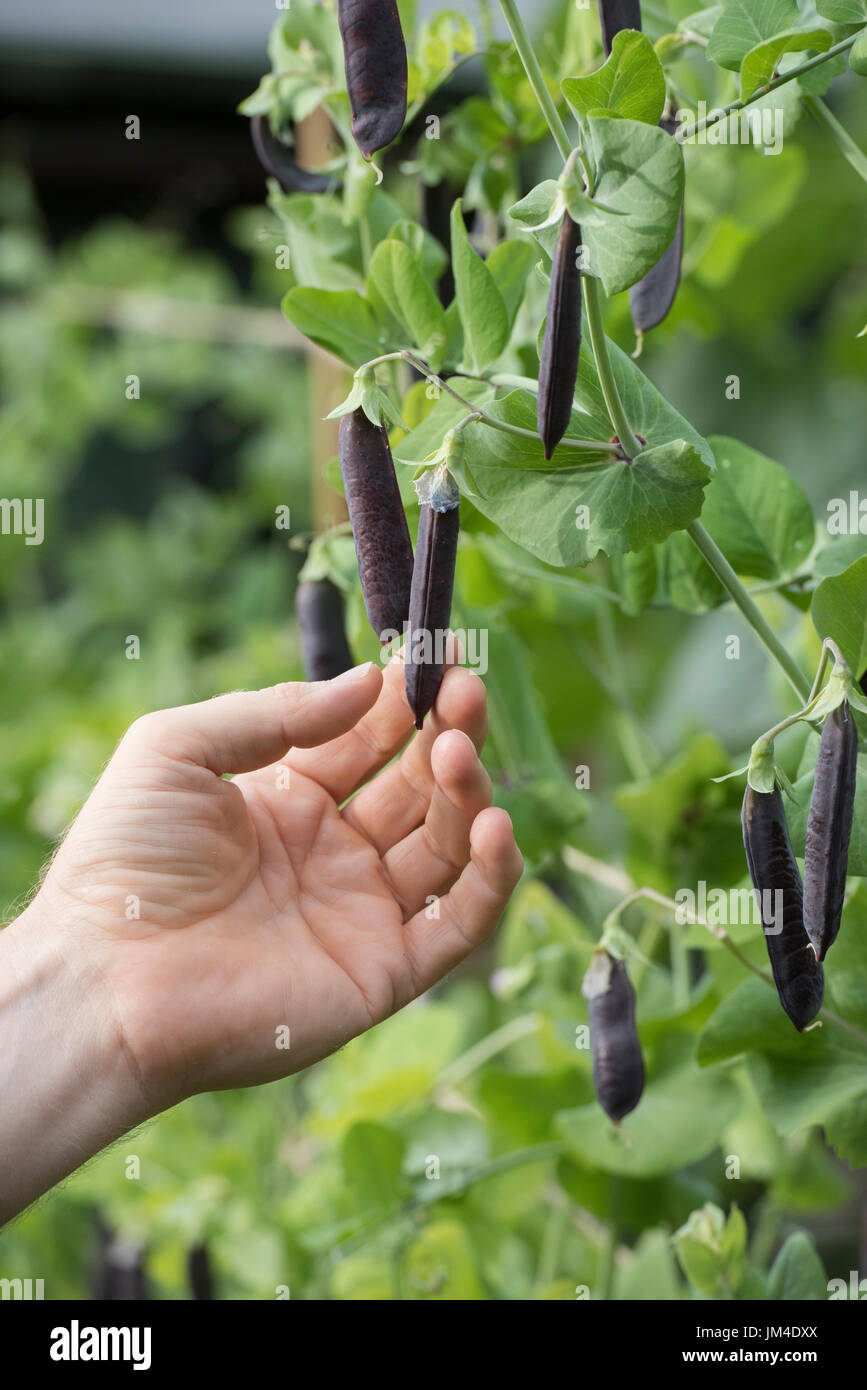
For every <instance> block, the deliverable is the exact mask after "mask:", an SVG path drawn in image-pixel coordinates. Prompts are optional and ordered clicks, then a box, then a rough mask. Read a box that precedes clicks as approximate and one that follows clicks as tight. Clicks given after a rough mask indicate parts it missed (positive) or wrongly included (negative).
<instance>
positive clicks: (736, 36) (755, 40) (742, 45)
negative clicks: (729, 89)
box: [707, 0, 798, 72]
mask: <svg viewBox="0 0 867 1390" xmlns="http://www.w3.org/2000/svg"><path fill="white" fill-rule="evenodd" d="M797 23H798V5H797V0H733V3H732V4H731V5H728V6H726V8H725V9H724V10H723V12H722V14H721V15H720V17H719V19H718V20H717V22H716V24H715V25H714V28H713V33H712V34H711V36H710V41H709V43H708V46H707V56H708V58H709V59H710V61H711V62H712V63H719V65H720V67H721V68H729V69H731V71H732V72H737V71H738V69H739V68H740V66H741V63H742V62H743V60H744V58H745V57H746V56H747V54H748V53H749V52H750V50H751V49H753V48H756V47H758V45H759V44H762V43H764V42H765V40H766V39H772V38H774V37H775V35H777V34H783V33H785V32H786V31H787V30H789V29H793V28H794V27H795V26H796V24H797Z"/></svg>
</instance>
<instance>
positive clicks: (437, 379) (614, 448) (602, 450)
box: [355, 348, 622, 458]
mask: <svg viewBox="0 0 867 1390" xmlns="http://www.w3.org/2000/svg"><path fill="white" fill-rule="evenodd" d="M398 361H399V362H410V363H411V364H412V366H413V367H415V369H416V371H418V372H421V373H422V375H423V376H425V377H427V379H428V381H432V382H433V383H434V384H435V385H436V386H437V387H438V389H439V390H440V391H445V393H446V395H448V396H451V397H452V398H453V399H454V400H456V401H459V402H460V404H461V405H464V406H466V408H467V410H468V412H469V414H468V415H467V418H466V419H464V420H461V421H460V425H459V428H460V429H464V428H465V427H466V426H467V425H468V424H470V423H471V421H472V420H478V421H479V422H480V424H483V425H488V426H489V428H490V429H492V430H499V431H500V432H501V433H502V434H514V435H517V436H518V438H519V439H531V440H532V441H533V443H534V444H538V442H539V434H538V432H537V431H536V430H525V429H523V428H522V426H521V425H510V424H509V423H508V421H506V420H497V419H495V417H494V416H493V415H489V414H488V413H487V411H486V410H482V408H481V406H478V405H475V404H474V403H473V402H472V401H469V400H467V398H466V396H462V395H461V393H460V391H456V390H455V388H454V387H453V386H450V385H449V383H448V382H447V381H446V380H445V379H444V378H443V377H441V376H437V374H436V372H432V371H431V369H430V367H429V366H428V364H427V363H426V362H425V361H424V360H423V359H422V358H421V357H417V356H416V354H415V353H414V352H410V351H409V349H408V348H402V349H401V350H400V351H399V352H385V353H383V354H382V356H381V357H372V358H371V359H370V361H369V362H364V363H363V364H362V366H360V367H359V368H358V371H357V372H356V373H355V375H356V376H357V375H358V372H363V371H366V370H367V369H368V368H370V367H379V366H382V365H383V364H385V363H387V362H398ZM475 379H476V380H478V381H485V380H487V378H486V377H477V378H475ZM491 384H492V385H496V383H495V382H492V383H491ZM557 447H558V448H561V449H575V450H576V451H577V452H578V453H582V454H613V455H614V457H615V458H617V457H621V456H622V450H621V448H620V446H619V444H613V443H612V442H611V441H610V440H607V439H576V438H574V436H568V437H564V438H563V439H561V440H560V443H559V444H558V446H557Z"/></svg>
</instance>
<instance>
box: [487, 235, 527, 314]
mask: <svg viewBox="0 0 867 1390" xmlns="http://www.w3.org/2000/svg"><path fill="white" fill-rule="evenodd" d="M535 259H536V255H535V252H534V250H533V247H532V245H531V243H530V242H529V241H501V242H499V243H498V244H497V245H496V246H495V247H494V249H493V251H492V252H491V254H490V256H489V257H488V259H487V267H488V270H489V271H490V272H491V274H492V276H493V277H494V280H495V282H496V285H497V289H498V290H499V291H500V294H501V295H502V296H503V303H504V304H505V306H506V316H507V319H508V324H509V332H510V333H511V331H512V328H513V327H514V323H515V319H516V317H517V314H518V310H519V309H520V307H521V301H522V300H523V298H524V294H525V292H526V289H527V281H528V280H529V278H530V275H531V273H532V269H533V262H534V260H535Z"/></svg>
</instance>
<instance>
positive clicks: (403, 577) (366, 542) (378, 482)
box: [338, 406, 413, 641]
mask: <svg viewBox="0 0 867 1390" xmlns="http://www.w3.org/2000/svg"><path fill="white" fill-rule="evenodd" d="M338 448H339V453H340V471H341V474H342V476H343V486H344V490H345V492H346V505H347V507H348V509H349V520H350V523H351V525H352V534H353V536H354V537H355V551H356V554H357V556H358V573H359V575H360V577H361V588H362V592H363V593H364V606H365V608H366V610H367V616H368V618H369V619H370V625H371V627H372V628H373V630H374V632H375V633H376V635H377V637H379V638H380V640H386V641H387V640H389V639H390V637H391V636H393V635H394V634H400V633H402V632H403V627H404V624H405V622H406V621H407V619H408V617H409V602H410V600H409V596H410V589H411V588H412V583H413V559H412V541H411V540H410V535H409V527H408V525H407V522H406V513H405V512H404V510H403V503H402V501H401V499H400V488H399V487H398V485H397V477H396V475H395V471H394V460H393V459H392V456H391V446H390V445H389V442H388V434H387V433H386V430H385V428H384V427H383V426H382V425H374V424H373V423H372V422H371V421H370V420H369V419H368V417H367V415H366V414H365V413H364V411H363V410H362V408H361V407H360V406H359V407H358V408H357V409H356V410H354V411H353V412H352V414H351V415H344V417H343V419H342V420H341V421H340V433H339V436H338ZM386 634H387V635H386Z"/></svg>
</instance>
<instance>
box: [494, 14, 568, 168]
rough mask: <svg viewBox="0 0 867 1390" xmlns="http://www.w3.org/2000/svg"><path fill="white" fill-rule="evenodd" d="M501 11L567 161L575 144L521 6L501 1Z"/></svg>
mask: <svg viewBox="0 0 867 1390" xmlns="http://www.w3.org/2000/svg"><path fill="white" fill-rule="evenodd" d="M500 8H501V9H502V11H503V14H504V15H505V17H506V23H507V24H508V26H509V30H510V32H511V35H512V39H513V40H514V44H515V47H516V49H517V50H518V57H519V58H520V59H521V62H522V63H523V64H524V71H525V72H526V74H527V77H528V78H529V81H530V86H531V87H532V88H533V91H534V93H535V96H536V100H537V101H538V103H539V105H540V107H541V108H542V115H543V116H544V117H545V120H546V121H547V122H548V129H549V130H550V132H551V134H552V135H553V137H554V140H555V142H556V144H557V148H558V150H559V151H560V153H561V155H562V156H563V158H564V160H566V159H568V158H569V156H570V154H571V153H572V141H571V140H570V139H569V136H568V133H567V131H566V127H565V126H564V124H563V122H562V121H561V119H560V113H559V111H558V110H557V107H556V105H555V103H554V98H553V97H552V96H551V93H550V92H549V90H548V84H547V82H546V81H545V75H544V73H543V72H542V67H541V64H540V63H539V59H538V58H537V57H536V50H535V48H534V47H533V45H532V43H531V42H530V36H529V34H528V33H527V30H526V29H525V27H524V21H523V20H522V18H521V16H520V14H519V12H518V6H517V5H516V4H515V0H500Z"/></svg>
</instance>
